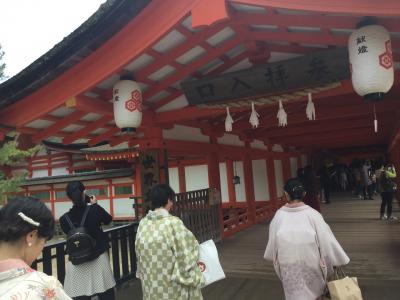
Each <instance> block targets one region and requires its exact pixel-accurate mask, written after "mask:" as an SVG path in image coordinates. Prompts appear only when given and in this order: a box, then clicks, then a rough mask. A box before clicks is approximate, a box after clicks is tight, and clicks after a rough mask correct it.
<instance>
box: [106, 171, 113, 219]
mask: <svg viewBox="0 0 400 300" xmlns="http://www.w3.org/2000/svg"><path fill="white" fill-rule="evenodd" d="M107 183H108V197H109V199H110V215H111V216H112V217H113V218H114V194H113V187H112V180H111V179H107Z"/></svg>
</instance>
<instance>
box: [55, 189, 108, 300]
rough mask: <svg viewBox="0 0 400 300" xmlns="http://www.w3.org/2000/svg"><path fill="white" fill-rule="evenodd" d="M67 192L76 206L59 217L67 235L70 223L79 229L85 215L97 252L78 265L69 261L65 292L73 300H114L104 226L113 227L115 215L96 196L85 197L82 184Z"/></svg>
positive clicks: (85, 223) (85, 221) (85, 222)
mask: <svg viewBox="0 0 400 300" xmlns="http://www.w3.org/2000/svg"><path fill="white" fill-rule="evenodd" d="M66 192H67V196H68V198H69V199H71V201H72V203H73V206H72V208H71V209H70V210H69V211H68V212H67V213H65V214H64V215H63V216H62V217H61V218H60V226H61V229H62V230H63V231H64V233H65V234H68V233H69V232H70V230H72V229H73V228H71V224H70V222H71V223H72V225H73V226H76V227H79V226H80V224H81V222H82V219H83V218H84V215H86V219H85V220H84V224H83V226H84V227H85V229H86V231H87V232H88V234H89V235H90V236H91V237H92V238H93V239H94V240H95V251H94V254H93V259H92V260H90V261H87V262H84V263H82V264H78V265H76V264H72V263H71V261H70V262H68V264H67V267H66V272H65V281H64V289H65V291H66V292H67V294H68V295H69V296H70V297H72V298H73V299H74V300H89V299H91V297H92V296H95V295H97V296H98V298H99V299H100V300H114V299H115V294H114V287H115V279H114V276H113V273H112V270H111V266H110V259H109V257H108V253H107V250H108V249H109V248H110V246H109V240H108V236H107V234H105V233H104V232H103V229H102V227H101V226H102V225H103V224H105V225H108V224H110V223H111V221H112V216H111V215H110V214H109V213H108V212H107V211H106V210H105V209H104V208H102V207H101V206H100V205H98V204H97V200H96V197H95V196H94V195H87V194H86V192H85V186H84V185H83V183H82V182H80V181H73V182H70V183H68V185H67V188H66ZM68 219H69V220H68ZM69 221H70V222H69Z"/></svg>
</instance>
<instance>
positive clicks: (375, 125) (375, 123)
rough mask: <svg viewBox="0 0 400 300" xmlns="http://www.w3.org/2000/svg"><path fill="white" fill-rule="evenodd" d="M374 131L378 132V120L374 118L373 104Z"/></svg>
mask: <svg viewBox="0 0 400 300" xmlns="http://www.w3.org/2000/svg"><path fill="white" fill-rule="evenodd" d="M374 130H375V133H376V132H378V119H377V118H376V108H375V103H374Z"/></svg>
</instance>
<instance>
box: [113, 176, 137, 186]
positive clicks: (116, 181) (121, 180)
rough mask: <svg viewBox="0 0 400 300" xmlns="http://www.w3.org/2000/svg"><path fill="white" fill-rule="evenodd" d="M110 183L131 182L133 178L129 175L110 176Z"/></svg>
mask: <svg viewBox="0 0 400 300" xmlns="http://www.w3.org/2000/svg"><path fill="white" fill-rule="evenodd" d="M112 183H130V184H132V183H133V179H132V178H130V177H123V178H112Z"/></svg>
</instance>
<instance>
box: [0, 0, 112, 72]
mask: <svg viewBox="0 0 400 300" xmlns="http://www.w3.org/2000/svg"><path fill="white" fill-rule="evenodd" d="M104 2H106V0H0V44H1V45H2V48H3V51H4V52H5V55H4V57H3V61H4V62H5V63H6V65H7V66H6V70H5V72H6V75H7V76H10V77H11V76H13V75H15V74H17V73H18V72H19V71H21V70H22V69H24V68H25V67H27V66H28V65H29V64H31V63H32V62H33V61H35V60H36V59H37V58H39V57H40V56H41V55H43V54H44V53H46V52H47V51H48V50H50V49H51V48H52V47H53V46H54V45H55V44H57V43H58V42H60V41H61V40H62V39H63V38H64V37H65V36H67V35H68V34H70V33H71V32H72V31H74V30H75V29H76V28H77V27H79V25H80V24H82V23H83V22H84V21H86V20H87V19H88V18H89V17H90V16H91V15H92V14H93V13H94V12H95V11H96V10H97V9H98V8H99V6H100V5H101V4H102V3H104Z"/></svg>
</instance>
